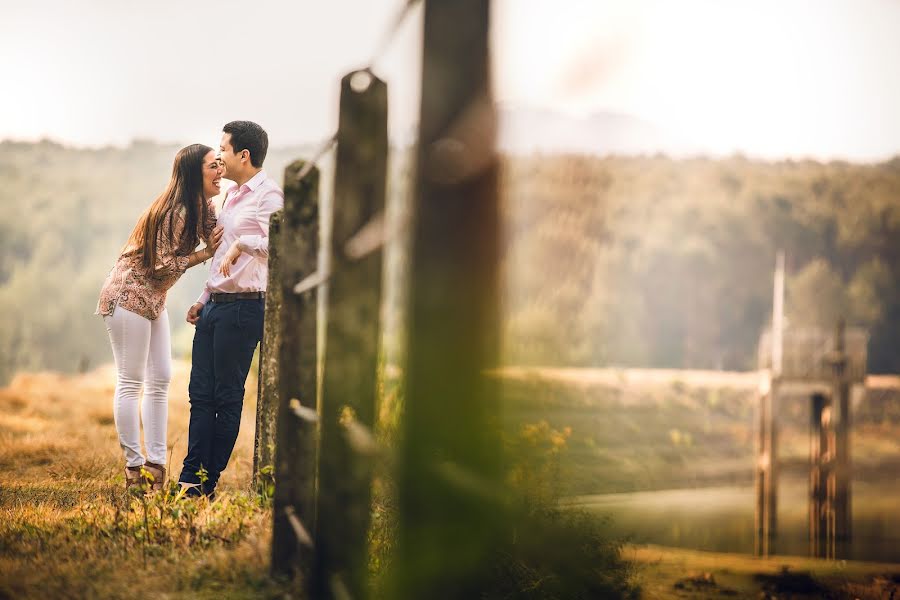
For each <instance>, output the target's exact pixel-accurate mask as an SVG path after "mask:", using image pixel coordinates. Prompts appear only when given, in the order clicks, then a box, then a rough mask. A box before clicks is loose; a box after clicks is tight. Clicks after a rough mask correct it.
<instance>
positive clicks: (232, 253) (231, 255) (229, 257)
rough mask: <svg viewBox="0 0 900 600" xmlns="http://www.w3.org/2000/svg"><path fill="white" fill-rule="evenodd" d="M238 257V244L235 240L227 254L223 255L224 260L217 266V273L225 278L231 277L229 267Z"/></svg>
mask: <svg viewBox="0 0 900 600" xmlns="http://www.w3.org/2000/svg"><path fill="white" fill-rule="evenodd" d="M240 256H241V247H240V242H239V241H238V240H235V241H234V243H233V244H231V247H230V248H228V252H226V253H225V256H224V258H222V264H220V265H219V273H221V274H222V275H224V276H225V277H229V276H230V275H231V265H233V264H234V263H236V262H237V259H238V258H239V257H240Z"/></svg>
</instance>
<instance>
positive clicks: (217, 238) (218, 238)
mask: <svg viewBox="0 0 900 600" xmlns="http://www.w3.org/2000/svg"><path fill="white" fill-rule="evenodd" d="M223 231H225V230H224V229H223V228H222V226H221V225H216V226H215V227H214V228H213V230H212V235H211V236H209V238H207V239H205V240H203V241H204V242H206V248H204V250H206V252H207V253H208V255H209V256H207V258H212V257H213V255H214V254H215V253H216V248H218V247H219V244H221V243H222V232H223Z"/></svg>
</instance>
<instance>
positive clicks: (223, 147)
mask: <svg viewBox="0 0 900 600" xmlns="http://www.w3.org/2000/svg"><path fill="white" fill-rule="evenodd" d="M219 158H221V159H222V163H223V164H224V165H225V174H224V175H223V177H226V178H228V179H231V177H229V173H230V174H232V175H233V174H234V173H240V172H241V170H242V169H243V166H242V165H243V162H248V161H249V160H250V152H248V151H247V150H241V151H240V152H238V153H237V154H235V152H234V148H232V147H231V134H230V133H225V134H222V141H221V143H220V144H219ZM242 158H245V159H246V160H245V161H243V162H242Z"/></svg>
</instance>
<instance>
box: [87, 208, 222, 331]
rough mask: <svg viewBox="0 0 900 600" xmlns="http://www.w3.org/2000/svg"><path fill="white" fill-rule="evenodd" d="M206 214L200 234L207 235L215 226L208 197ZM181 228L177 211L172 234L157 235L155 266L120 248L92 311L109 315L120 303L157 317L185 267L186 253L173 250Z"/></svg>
mask: <svg viewBox="0 0 900 600" xmlns="http://www.w3.org/2000/svg"><path fill="white" fill-rule="evenodd" d="M206 214H207V218H206V222H204V223H203V237H204V238H208V237H209V236H211V235H212V230H213V228H214V227H215V226H216V211H215V208H214V206H213V204H212V202H211V201H209V200H207V207H206ZM183 230H184V213H183V211H179V212H178V213H176V215H175V222H174V223H173V226H172V237H169V236H167V235H165V228H163V229H162V231H160V234H159V235H157V239H156V269H153V270H152V271H151V270H148V269H145V268H144V267H143V265H141V258H140V256H136V255H134V254H129V253H128V252H123V253H122V254H121V255H120V256H119V259H118V260H117V261H116V264H115V266H114V267H113V268H112V270H111V271H110V272H109V275H108V276H107V277H106V281H105V282H104V283H103V287H102V288H101V290H100V300H99V302H98V303H97V311H96V313H95V314H98V315H102V316H107V315H111V314H113V311H115V309H116V306H121V307H122V308H124V309H125V310H129V311H131V312H133V313H135V314H138V315H140V316H142V317H144V318H145V319H149V320H151V321H154V320H156V319H157V318H159V315H160V314H161V313H162V311H163V309H164V308H165V307H166V292H168V291H169V288H171V287H172V286H173V285H175V282H176V281H178V278H179V277H181V276H182V274H184V272H185V271H186V270H187V266H188V262H189V258H188V256H187V255H181V254H178V253H177V252H178V240H179V239H180V238H181V232H182V231H183Z"/></svg>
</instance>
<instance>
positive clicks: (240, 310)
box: [97, 121, 284, 498]
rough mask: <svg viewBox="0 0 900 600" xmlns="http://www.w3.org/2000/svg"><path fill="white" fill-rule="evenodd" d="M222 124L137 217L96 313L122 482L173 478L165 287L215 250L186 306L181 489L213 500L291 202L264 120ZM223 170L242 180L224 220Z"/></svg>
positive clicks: (189, 152) (181, 158)
mask: <svg viewBox="0 0 900 600" xmlns="http://www.w3.org/2000/svg"><path fill="white" fill-rule="evenodd" d="M222 131H223V135H222V142H221V146H220V148H219V151H218V152H216V151H214V150H213V149H212V148H210V147H208V146H204V145H202V144H192V145H190V146H187V147H185V148H182V149H181V150H180V151H179V152H178V154H176V156H175V162H174V165H173V167H172V178H171V180H170V181H169V185H168V186H167V187H166V189H165V191H164V192H163V193H162V194H160V195H159V197H157V198H156V200H155V201H154V202H153V203H152V204H151V205H150V207H149V208H148V209H147V210H146V211H145V212H144V213H143V214H142V215H141V217H140V219H139V220H138V223H137V225H136V226H135V227H134V230H133V231H132V232H131V236H130V237H129V238H128V242H127V243H126V244H125V247H124V248H123V249H122V252H121V254H120V256H119V258H118V260H117V261H116V264H115V266H114V267H113V269H112V271H110V274H109V276H108V277H107V279H106V281H105V283H104V284H103V288H102V290H101V292H100V301H99V304H98V307H97V313H98V314H100V315H102V316H103V320H104V321H105V323H106V329H107V331H108V333H109V341H110V344H111V345H112V350H113V356H114V358H115V362H116V389H115V395H114V400H113V414H114V416H115V423H116V431H117V432H118V436H119V444H120V446H121V447H122V450H123V452H124V454H125V484H126V486H127V487H134V486H141V485H143V484H145V483H149V484H150V486H151V487H152V488H154V489H160V488H162V486H163V483H164V482H165V480H166V468H165V464H166V448H167V445H166V431H167V423H166V421H167V417H168V389H169V381H170V379H171V373H172V349H171V341H170V331H169V318H168V313H167V311H166V293H167V291H168V290H169V288H171V287H172V286H173V285H174V284H175V282H176V281H177V280H178V278H179V277H181V275H182V274H184V272H185V271H186V270H187V269H189V268H190V267H192V266H194V265H197V264H199V263H205V262H206V261H208V260H210V259H212V260H211V263H210V266H209V277H208V278H207V280H206V284H205V286H204V289H203V291H202V293H201V294H200V296H199V298H198V299H197V302H196V303H194V304H193V305H192V306H191V307H190V308H189V309H188V311H187V321H188V323H191V324H193V325H194V326H195V331H194V343H193V349H192V353H191V377H190V384H189V387H188V396H189V397H190V404H191V418H190V425H189V428H188V449H187V456H186V457H185V459H184V465H183V468H182V469H181V473H180V475H179V478H178V481H179V484H180V485H181V486H182V487H183V488H184V492H185V494H187V495H192V496H199V495H206V496H208V497H210V498H212V497H214V495H215V490H216V484H217V483H218V481H219V477H220V475H221V474H222V471H223V470H224V469H225V467H226V465H227V464H228V460H229V458H230V457H231V452H232V450H233V449H234V444H235V441H236V440H237V435H238V429H239V427H240V422H241V410H242V408H243V402H244V384H245V382H246V379H247V374H248V372H249V370H250V363H251V361H252V359H253V353H254V350H255V349H256V345H257V344H258V343H259V341H260V339H261V337H262V330H263V313H264V309H265V295H266V282H267V279H268V264H267V261H268V257H269V218H270V217H271V215H272V213H274V212H275V211H277V210H280V209H281V208H282V206H284V194H283V192H282V191H281V189H280V188H279V187H278V184H276V183H275V181H273V180H272V179H270V178H269V177H268V176H267V175H266V173H265V171H263V170H262V166H263V161H264V160H265V158H266V151H267V149H268V145H269V142H268V136H267V134H266V132H265V131H264V130H263V129H262V127H260V126H259V125H257V124H256V123H252V122H250V121H232V122H231V123H228V124H227V125H225V127H223V130H222ZM223 176H224V177H227V178H228V179H229V180H231V181H233V182H235V185H234V186H233V187H231V188H230V189H229V190H228V192H227V193H226V194H225V198H224V200H223V202H222V208H221V210H220V211H219V214H218V218H217V217H216V213H215V207H214V205H213V203H212V198H213V197H215V196H217V195H218V194H219V192H220V181H221V179H222V177H223ZM201 241H202V242H203V244H204V247H203V248H202V249H200V250H196V248H197V247H198V246H199V245H200V243H201ZM142 386H143V388H144V397H143V402H139V396H140V389H141V387H142ZM139 405H140V410H139V408H138V407H139ZM141 422H143V425H144V442H145V445H146V449H147V453H146V456H145V455H144V453H143V452H142V451H141V442H140V424H141ZM143 473H148V474H150V475H151V476H152V479H151V478H145V476H144V475H143ZM145 479H146V481H145Z"/></svg>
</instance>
